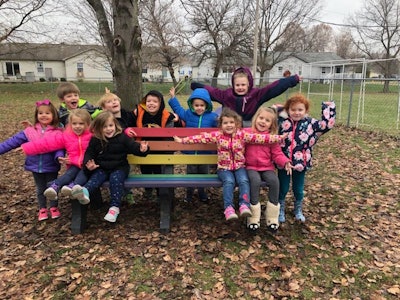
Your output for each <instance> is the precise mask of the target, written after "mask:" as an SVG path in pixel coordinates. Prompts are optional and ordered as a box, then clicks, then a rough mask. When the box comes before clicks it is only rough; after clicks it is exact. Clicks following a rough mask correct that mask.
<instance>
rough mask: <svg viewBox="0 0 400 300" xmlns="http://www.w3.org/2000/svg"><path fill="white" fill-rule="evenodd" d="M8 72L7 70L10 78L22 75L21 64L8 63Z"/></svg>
mask: <svg viewBox="0 0 400 300" xmlns="http://www.w3.org/2000/svg"><path fill="white" fill-rule="evenodd" d="M6 70H7V75H9V76H17V75H21V71H20V70H19V63H17V62H11V61H8V62H6Z"/></svg>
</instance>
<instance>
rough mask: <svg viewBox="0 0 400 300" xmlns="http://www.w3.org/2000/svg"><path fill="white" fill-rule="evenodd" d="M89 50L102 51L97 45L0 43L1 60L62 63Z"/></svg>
mask: <svg viewBox="0 0 400 300" xmlns="http://www.w3.org/2000/svg"><path fill="white" fill-rule="evenodd" d="M89 50H96V51H102V46H99V45H67V44H35V43H18V44H14V43H0V59H2V60H5V59H7V60H35V61H42V60H43V61H64V60H66V59H68V58H71V57H73V56H76V55H79V54H81V53H83V52H87V51H89Z"/></svg>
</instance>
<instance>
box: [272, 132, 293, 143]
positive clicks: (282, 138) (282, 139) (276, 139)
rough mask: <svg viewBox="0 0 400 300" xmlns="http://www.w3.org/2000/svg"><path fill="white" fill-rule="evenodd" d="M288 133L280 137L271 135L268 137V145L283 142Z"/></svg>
mask: <svg viewBox="0 0 400 300" xmlns="http://www.w3.org/2000/svg"><path fill="white" fill-rule="evenodd" d="M288 135H289V133H287V132H286V133H284V134H281V135H277V134H271V135H270V136H269V142H270V143H280V142H282V141H284V140H285V139H286V138H287V137H288Z"/></svg>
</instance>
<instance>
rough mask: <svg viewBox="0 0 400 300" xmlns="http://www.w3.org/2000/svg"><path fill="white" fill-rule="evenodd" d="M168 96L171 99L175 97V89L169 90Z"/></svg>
mask: <svg viewBox="0 0 400 300" xmlns="http://www.w3.org/2000/svg"><path fill="white" fill-rule="evenodd" d="M169 95H170V96H171V98H174V97H175V88H174V87H172V88H170V89H169Z"/></svg>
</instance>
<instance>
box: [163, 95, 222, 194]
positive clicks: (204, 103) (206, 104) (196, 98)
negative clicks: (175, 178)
mask: <svg viewBox="0 0 400 300" xmlns="http://www.w3.org/2000/svg"><path fill="white" fill-rule="evenodd" d="M169 93H170V95H171V99H169V101H168V103H169V105H170V106H171V108H172V110H173V111H174V112H175V113H176V114H178V116H179V118H180V119H181V120H182V121H184V122H185V124H186V127H191V128H201V127H217V120H218V115H217V114H216V113H214V112H213V111H212V110H213V106H212V103H211V98H210V94H209V93H208V91H207V90H206V89H202V88H199V89H195V90H194V91H193V93H192V94H191V95H190V97H189V99H188V100H187V104H188V107H189V108H188V109H184V108H183V107H182V106H181V104H180V103H179V101H178V99H177V98H176V97H175V88H174V87H172V88H171V89H170V91H169ZM186 153H194V152H193V151H192V152H189V151H188V152H186ZM198 153H199V154H200V153H201V154H206V153H210V152H206V151H201V152H198ZM186 173H187V174H208V173H209V167H208V165H187V169H186ZM193 191H194V189H193V188H188V189H187V190H186V199H185V202H191V201H192V198H193ZM198 192H199V199H200V201H203V202H206V201H207V200H208V196H207V194H206V192H205V190H204V188H198Z"/></svg>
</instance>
